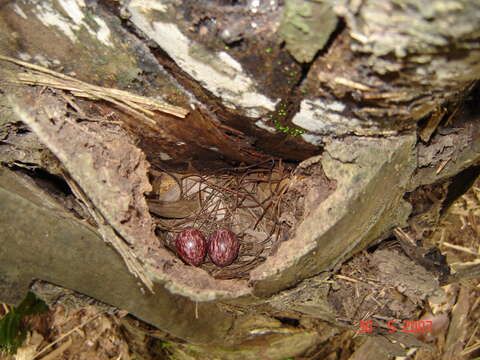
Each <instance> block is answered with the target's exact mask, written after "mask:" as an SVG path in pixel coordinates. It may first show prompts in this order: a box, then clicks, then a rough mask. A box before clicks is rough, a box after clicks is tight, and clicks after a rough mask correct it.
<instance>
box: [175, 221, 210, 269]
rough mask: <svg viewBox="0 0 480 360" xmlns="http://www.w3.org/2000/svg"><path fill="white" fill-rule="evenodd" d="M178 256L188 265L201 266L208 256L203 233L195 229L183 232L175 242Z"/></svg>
mask: <svg viewBox="0 0 480 360" xmlns="http://www.w3.org/2000/svg"><path fill="white" fill-rule="evenodd" d="M175 248H176V249H177V253H178V256H180V258H182V260H183V261H185V262H186V263H188V264H190V265H193V266H199V265H200V264H202V262H203V259H205V255H206V254H207V242H206V240H205V237H204V236H203V235H202V233H201V232H200V231H199V230H197V229H193V228H188V229H185V230H183V231H182V232H181V233H180V234H178V236H177V239H176V240H175Z"/></svg>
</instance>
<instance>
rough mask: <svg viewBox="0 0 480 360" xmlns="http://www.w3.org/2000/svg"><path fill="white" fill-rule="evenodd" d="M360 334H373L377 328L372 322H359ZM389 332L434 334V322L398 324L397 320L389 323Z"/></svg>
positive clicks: (416, 321) (405, 321)
mask: <svg viewBox="0 0 480 360" xmlns="http://www.w3.org/2000/svg"><path fill="white" fill-rule="evenodd" d="M358 326H359V328H358V332H359V333H360V334H368V333H372V332H373V331H374V329H375V328H376V326H374V323H373V321H372V320H365V321H358ZM387 327H388V332H389V333H396V332H397V331H398V332H403V333H417V334H418V333H429V332H432V322H431V321H428V320H403V321H401V322H397V321H396V320H390V321H388V323H387Z"/></svg>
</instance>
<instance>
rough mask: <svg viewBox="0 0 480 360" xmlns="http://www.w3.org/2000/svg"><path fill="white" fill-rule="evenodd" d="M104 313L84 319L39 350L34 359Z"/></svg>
mask: <svg viewBox="0 0 480 360" xmlns="http://www.w3.org/2000/svg"><path fill="white" fill-rule="evenodd" d="M103 313H104V311H102V312H100V313H98V314H96V315H95V316H92V317H91V318H90V319H88V320H86V321H84V322H83V323H81V324H80V325H78V326H75V327H74V328H73V329H71V330H70V331H67V332H66V333H65V334H63V335H62V336H60V337H59V338H58V339H56V340H55V341H53V342H51V343H50V344H48V345H47V346H45V347H44V348H43V349H42V350H40V351H39V352H37V353H36V354H35V355H34V356H33V358H32V360H35V358H37V357H38V356H39V355H40V354H43V353H44V352H45V351H46V350H48V349H50V348H51V347H52V346H53V345H55V344H57V343H58V342H60V341H62V340H63V339H64V338H65V337H67V336H68V335H70V334H72V333H73V332H74V331H77V330H78V329H80V328H82V327H84V326H85V325H87V324H88V323H89V322H91V321H92V320H95V319H96V318H97V317H99V316H100V315H102V314H103Z"/></svg>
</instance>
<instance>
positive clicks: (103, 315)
mask: <svg viewBox="0 0 480 360" xmlns="http://www.w3.org/2000/svg"><path fill="white" fill-rule="evenodd" d="M479 235H480V180H477V182H476V184H475V186H473V187H472V189H470V191H469V192H468V193H466V194H465V195H463V196H462V197H461V198H459V199H458V200H457V201H456V202H455V203H454V204H453V205H452V206H451V207H450V209H449V211H448V212H447V214H446V215H445V216H444V218H443V220H442V222H441V224H440V226H439V227H438V228H437V230H436V231H435V232H434V233H433V235H432V236H431V237H430V238H429V239H427V241H426V244H425V245H426V246H427V247H428V246H433V245H436V246H437V247H438V248H439V249H440V250H441V252H442V253H443V254H444V255H446V257H447V261H448V263H449V264H450V265H451V266H453V267H458V266H461V265H462V264H465V263H471V262H480V240H479V239H480V236H479ZM444 290H445V291H446V293H447V294H448V298H449V301H448V304H444V305H443V308H438V307H437V308H436V309H433V308H431V309H425V313H424V315H423V316H422V317H421V318H420V319H421V320H430V321H432V323H433V331H432V333H427V334H419V336H420V337H421V340H423V341H425V342H427V343H429V344H431V345H432V346H433V349H434V351H433V352H432V351H427V350H420V349H419V350H416V349H410V351H409V355H408V357H403V358H402V359H405V360H433V359H445V360H447V359H480V329H479V327H480V279H475V280H466V281H463V282H461V283H457V284H451V285H447V286H445V287H444ZM51 291H52V293H55V292H57V293H56V298H57V305H54V306H50V311H48V312H44V313H40V314H36V315H30V316H27V317H26V319H25V321H26V323H28V328H29V331H28V332H27V337H26V339H25V341H24V342H23V345H22V346H20V347H19V348H18V351H17V353H16V355H7V354H5V353H4V354H3V355H2V354H0V359H6V360H20V359H21V360H34V359H35V360H51V359H62V360H73V359H75V360H83V359H115V360H127V359H128V360H130V359H142V360H151V359H177V358H178V357H177V356H176V355H175V354H174V351H173V349H174V347H175V346H172V344H174V340H173V339H169V338H168V336H167V334H164V333H162V332H161V331H159V330H157V329H155V328H153V327H151V326H149V325H147V324H145V323H143V322H141V321H139V320H137V319H135V318H134V317H132V316H130V315H128V313H126V312H124V311H121V310H117V309H114V308H111V307H109V306H107V305H103V304H99V303H98V302H96V301H95V300H92V299H89V298H86V297H83V296H79V295H78V294H75V293H73V292H70V291H68V290H65V289H60V290H59V288H56V287H53V286H52V290H51ZM58 291H60V292H61V296H60V297H59V296H58ZM434 310H437V313H436V314H433V312H434ZM9 311H11V307H8V306H7V305H5V304H3V305H1V304H0V317H1V316H3V315H5V314H6V313H8V312H9ZM0 335H1V334H0ZM346 337H350V338H349V339H348V340H347V339H346ZM359 338H361V337H356V336H355V334H354V333H352V331H348V332H345V333H343V334H341V335H339V334H337V335H336V336H335V338H334V339H332V342H331V343H329V344H323V345H322V347H323V351H322V350H321V349H312V351H310V352H309V354H308V355H305V357H302V358H296V359H295V360H300V359H301V360H313V359H323V358H325V357H324V354H325V351H324V350H325V347H328V348H329V351H328V353H329V354H330V355H329V356H328V359H332V360H333V359H353V358H355V359H361V358H360V357H355V355H354V354H353V353H354V352H355V349H356V348H357V346H359V345H360V344H361V343H362V340H358V339H359ZM0 340H1V339H0ZM336 346H338V347H340V346H343V347H344V348H343V349H337V351H336V350H335V347H336ZM345 347H348V348H349V350H348V351H345ZM342 350H343V351H342ZM319 354H322V356H321V357H319V356H320V355H319ZM335 354H336V355H335ZM177 355H178V354H177ZM385 359H387V358H385ZM392 359H393V357H392ZM397 359H398V358H397ZM289 360H294V359H292V358H289Z"/></svg>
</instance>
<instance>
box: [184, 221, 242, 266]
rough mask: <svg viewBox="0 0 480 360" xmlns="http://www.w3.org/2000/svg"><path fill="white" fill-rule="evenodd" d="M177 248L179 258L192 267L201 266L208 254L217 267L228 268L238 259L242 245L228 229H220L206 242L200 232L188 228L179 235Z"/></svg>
mask: <svg viewBox="0 0 480 360" xmlns="http://www.w3.org/2000/svg"><path fill="white" fill-rule="evenodd" d="M175 248H176V249H177V254H178V256H180V258H182V260H183V261H185V262H186V263H188V264H190V265H193V266H199V265H201V264H202V263H203V260H204V259H205V256H206V255H207V253H208V256H209V257H210V260H212V262H213V263H214V264H215V265H218V266H227V265H230V264H231V263H233V261H234V260H235V259H236V258H237V256H238V250H239V248H240V243H239V242H238V240H237V237H236V236H235V234H234V233H233V232H232V231H230V230H228V229H219V230H217V231H215V232H214V233H213V234H211V235H210V236H209V238H208V240H206V239H205V237H204V236H203V234H202V233H201V232H200V231H199V230H197V229H193V228H188V229H185V230H183V231H182V232H181V233H180V234H178V236H177V238H176V240H175Z"/></svg>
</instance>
